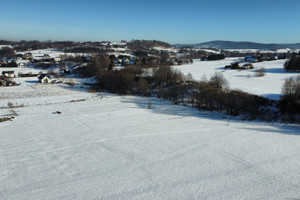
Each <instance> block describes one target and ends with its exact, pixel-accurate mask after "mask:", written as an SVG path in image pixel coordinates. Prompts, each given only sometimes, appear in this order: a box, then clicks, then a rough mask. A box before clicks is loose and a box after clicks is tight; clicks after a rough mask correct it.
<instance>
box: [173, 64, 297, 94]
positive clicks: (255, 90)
mask: <svg viewBox="0 0 300 200" xmlns="http://www.w3.org/2000/svg"><path fill="white" fill-rule="evenodd" d="M238 60H239V59H238V58H226V59H225V60H220V61H199V60H194V63H193V64H187V65H180V66H173V67H174V68H176V69H178V70H180V71H182V72H183V73H184V74H188V73H191V74H192V75H193V78H194V79H196V80H201V79H202V78H203V77H204V76H205V77H206V79H209V78H210V77H211V76H212V75H213V74H214V73H215V72H222V74H223V75H224V77H225V78H226V79H227V80H228V82H229V87H230V88H231V89H240V90H242V91H245V92H249V93H252V94H257V95H262V96H265V97H268V98H271V99H279V97H280V95H281V88H282V86H283V84H284V81H285V79H286V78H289V77H292V76H297V75H299V73H293V72H285V71H284V69H283V64H284V63H285V61H286V60H275V61H265V62H259V63H254V64H253V65H254V69H253V70H230V69H228V70H225V69H224V67H225V66H226V65H229V64H230V63H232V62H235V61H238ZM261 67H263V68H265V69H266V72H265V76H263V77H256V76H255V70H256V69H259V68H261Z"/></svg>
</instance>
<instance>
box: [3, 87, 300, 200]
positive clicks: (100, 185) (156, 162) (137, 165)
mask: <svg viewBox="0 0 300 200" xmlns="http://www.w3.org/2000/svg"><path fill="white" fill-rule="evenodd" d="M49 87H53V88H52V90H53V91H55V90H56V89H57V88H56V87H58V86H57V85H52V86H49ZM1 89H2V88H0V90H1ZM65 89H66V93H65V94H60V95H59V94H57V95H50V96H46V97H35V98H32V99H34V100H35V103H34V104H28V105H26V107H22V108H14V109H13V110H14V111H15V112H16V113H17V114H18V116H16V118H15V119H14V121H9V122H2V123H0V130H1V131H0V137H1V140H0V162H1V165H0V173H1V175H0V199H39V200H43V199H47V200H49V199H53V200H54V199H296V198H300V190H299V188H300V174H299V171H300V161H299V159H298V158H299V156H300V146H299V143H300V137H299V135H298V134H299V128H296V127H295V128H293V127H283V126H280V125H278V124H273V125H272V124H266V123H262V122H249V121H240V120H238V119H234V118H230V120H229V121H228V119H226V116H223V115H222V114H215V113H209V112H200V111H198V110H196V109H193V108H188V107H181V106H175V105H170V104H169V103H167V102H160V101H159V100H157V99H152V108H151V109H147V104H148V99H147V98H139V97H129V96H123V97H119V96H115V95H109V94H91V93H86V92H84V91H80V90H78V91H77V90H75V91H69V92H67V90H70V88H65ZM41 90H42V89H41ZM82 98H83V99H85V101H78V102H76V101H75V102H74V101H73V102H72V101H71V100H79V99H82ZM29 100H30V98H29V97H27V96H24V97H20V98H19V99H10V101H12V102H13V103H18V104H19V105H20V104H21V103H22V102H26V101H29ZM5 102H7V99H5V100H1V101H0V103H1V104H2V105H4V104H5ZM10 110H11V109H3V108H2V109H1V110H0V115H1V114H2V115H3V114H7V113H9V112H10ZM56 111H60V112H62V114H56Z"/></svg>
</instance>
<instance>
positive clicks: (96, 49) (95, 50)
mask: <svg viewBox="0 0 300 200" xmlns="http://www.w3.org/2000/svg"><path fill="white" fill-rule="evenodd" d="M109 51H112V50H109ZM64 52H66V53H97V54H105V53H107V52H108V51H107V50H105V49H103V48H99V47H74V48H68V49H65V50H64Z"/></svg>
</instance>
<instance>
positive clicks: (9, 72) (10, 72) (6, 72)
mask: <svg viewBox="0 0 300 200" xmlns="http://www.w3.org/2000/svg"><path fill="white" fill-rule="evenodd" d="M14 73H15V71H3V72H2V74H14Z"/></svg>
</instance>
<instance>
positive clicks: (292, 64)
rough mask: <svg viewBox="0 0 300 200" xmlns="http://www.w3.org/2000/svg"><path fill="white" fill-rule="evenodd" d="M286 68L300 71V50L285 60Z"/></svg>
mask: <svg viewBox="0 0 300 200" xmlns="http://www.w3.org/2000/svg"><path fill="white" fill-rule="evenodd" d="M284 69H285V70H287V71H300V52H299V54H295V53H293V54H292V55H291V58H290V59H289V60H288V61H286V62H285V64H284Z"/></svg>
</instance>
